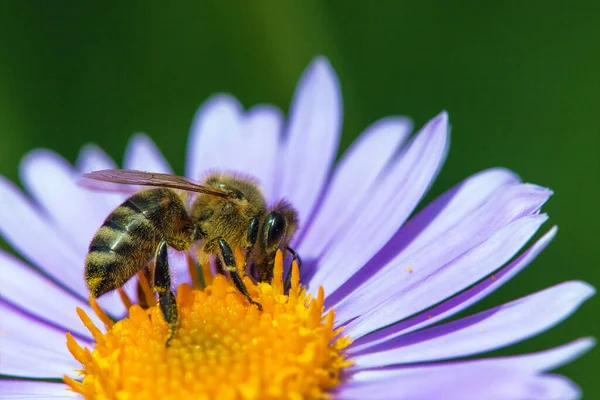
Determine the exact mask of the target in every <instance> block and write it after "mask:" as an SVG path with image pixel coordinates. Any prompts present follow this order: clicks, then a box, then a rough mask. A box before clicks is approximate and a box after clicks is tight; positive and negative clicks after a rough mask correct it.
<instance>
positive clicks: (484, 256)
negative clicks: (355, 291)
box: [340, 215, 547, 337]
mask: <svg viewBox="0 0 600 400" xmlns="http://www.w3.org/2000/svg"><path fill="white" fill-rule="evenodd" d="M546 220H547V216H546V215H530V216H528V217H524V218H521V219H520V220H517V221H515V222H512V223H510V224H509V225H508V226H506V227H505V228H503V229H501V230H500V231H498V232H497V233H496V234H494V235H492V236H491V237H490V238H489V239H488V240H486V241H484V242H482V243H480V244H479V245H477V246H475V247H473V248H472V249H470V250H469V251H467V252H466V253H464V254H462V255H460V256H459V257H458V258H457V259H455V260H452V261H451V262H449V263H447V264H445V265H443V266H441V267H440V268H438V269H437V270H435V271H434V272H432V273H427V274H420V271H419V269H418V267H416V266H415V268H414V270H413V272H410V274H411V275H414V276H411V278H412V281H413V283H412V284H411V285H410V286H408V287H407V288H406V289H405V290H402V291H397V290H394V289H391V290H392V292H390V293H386V292H382V291H379V295H380V297H381V298H387V300H384V301H381V302H380V303H379V304H378V305H376V306H374V307H373V308H372V309H370V310H369V311H367V312H366V313H364V314H362V315H360V316H359V317H358V318H356V319H354V320H353V321H352V322H350V323H349V324H348V325H347V326H346V328H345V329H344V330H345V332H346V334H348V335H350V336H351V337H361V336H364V335H366V334H368V333H369V332H373V331H375V330H377V329H380V328H382V327H384V326H388V325H390V324H392V323H394V322H396V321H401V320H403V319H405V318H407V317H409V316H411V315H414V314H416V313H418V312H420V311H423V310H425V309H427V308H429V307H431V306H433V305H434V304H437V303H439V302H440V301H442V300H444V299H446V298H448V297H450V296H452V295H454V294H456V293H458V292H460V291H462V290H464V289H465V288H467V287H469V286H471V285H472V284H473V283H475V282H477V281H479V280H481V279H483V278H484V277H486V276H487V275H489V274H491V273H492V272H493V271H495V270H496V269H498V268H500V267H501V266H502V265H504V264H505V263H507V262H508V261H510V259H511V258H513V257H514V255H515V254H517V252H518V251H519V250H520V249H521V247H523V246H524V245H525V244H526V243H527V242H528V241H529V239H531V237H532V236H533V235H534V234H535V232H537V230H538V228H539V227H540V226H541V225H542V223H544V222H545V221H546ZM346 306H349V303H346ZM340 309H343V308H340Z"/></svg>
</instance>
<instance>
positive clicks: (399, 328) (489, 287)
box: [350, 227, 557, 353]
mask: <svg viewBox="0 0 600 400" xmlns="http://www.w3.org/2000/svg"><path fill="white" fill-rule="evenodd" d="M556 232H557V229H556V227H554V228H552V229H551V230H550V231H548V232H547V233H546V234H545V235H544V236H542V237H541V238H540V239H539V240H538V241H537V242H536V243H534V244H533V245H532V246H531V247H530V248H529V249H527V250H526V251H525V252H523V254H521V255H520V256H519V257H517V258H516V259H515V260H513V261H512V262H511V263H510V264H508V265H507V266H505V267H504V268H502V269H501V270H500V271H498V272H496V273H495V274H494V275H493V276H492V277H491V278H488V279H486V280H484V281H482V282H480V283H478V284H477V285H475V286H473V287H472V288H470V289H468V290H466V291H464V292H462V293H461V294H459V295H457V296H455V297H453V298H451V299H449V300H447V301H445V302H443V303H441V304H439V305H437V306H435V307H433V308H431V309H429V310H427V312H426V313H421V314H418V315H415V316H414V317H411V318H408V319H406V320H404V321H401V322H398V323H397V324H394V325H391V326H389V327H387V328H384V329H380V330H378V331H377V332H374V333H372V334H369V335H367V336H363V337H362V338H358V339H357V340H355V341H354V343H352V345H351V349H350V352H351V353H352V352H363V350H365V349H367V350H368V348H369V347H371V346H374V345H376V344H379V343H383V342H385V341H386V340H390V339H392V338H395V337H398V336H401V335H404V334H407V333H409V332H413V331H415V330H418V329H422V328H424V327H426V326H430V325H432V324H434V323H437V322H439V321H441V320H444V319H446V318H449V317H451V316H452V315H455V314H456V313H458V312H460V311H463V310H464V309H466V308H467V307H469V306H471V305H472V304H475V303H476V302H478V301H479V300H481V299H482V298H484V297H486V296H487V295H489V294H490V293H492V292H494V291H495V290H496V289H498V288H499V287H500V286H502V285H503V284H504V283H506V282H507V281H508V280H509V279H511V278H512V277H513V276H515V275H516V274H518V273H519V272H521V270H522V269H523V268H525V267H526V266H527V265H529V263H530V262H531V261H533V260H534V259H535V258H536V257H537V256H538V254H539V253H541V252H542V250H544V249H545V248H546V246H548V244H550V242H551V241H552V239H554V237H555V236H556Z"/></svg>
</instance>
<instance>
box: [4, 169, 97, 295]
mask: <svg viewBox="0 0 600 400" xmlns="http://www.w3.org/2000/svg"><path fill="white" fill-rule="evenodd" d="M0 204H2V207H0V232H2V237H3V238H4V239H5V240H6V241H7V242H9V243H10V244H11V245H12V246H13V247H14V248H15V249H16V250H17V251H18V252H19V253H21V254H22V255H23V256H24V257H25V258H26V259H27V260H29V261H30V262H31V263H32V264H34V265H35V266H37V267H38V268H40V269H42V270H44V271H45V272H46V273H48V274H49V275H50V276H51V277H53V278H54V279H56V280H57V281H58V282H60V283H62V284H63V285H64V286H66V287H69V288H71V289H73V290H74V291H75V292H76V293H78V294H80V295H81V296H82V297H84V298H85V297H86V296H87V288H86V286H85V282H84V279H83V254H81V253H79V254H78V253H77V252H76V251H75V250H74V249H73V247H72V246H71V245H70V241H69V239H67V237H66V235H65V234H64V233H63V232H61V231H60V230H58V229H57V228H56V227H55V226H54V225H53V224H52V223H51V222H50V221H48V219H47V218H46V216H44V215H42V213H41V212H40V211H39V210H38V208H37V207H35V206H34V205H33V204H32V203H31V201H30V200H29V199H28V198H27V197H26V196H25V195H24V194H23V193H22V192H21V190H19V188H17V187H16V186H15V185H14V184H13V183H12V182H10V181H8V180H6V179H5V178H3V177H0ZM32 244H35V245H32Z"/></svg>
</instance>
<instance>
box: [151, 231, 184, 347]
mask: <svg viewBox="0 0 600 400" xmlns="http://www.w3.org/2000/svg"><path fill="white" fill-rule="evenodd" d="M167 248H168V246H167V242H165V241H162V242H160V244H159V245H158V248H157V249H156V254H155V256H154V287H153V289H152V290H154V292H155V293H157V294H158V303H159V305H160V311H161V312H162V315H163V318H164V319H165V321H166V322H167V325H169V336H167V343H166V344H167V346H169V342H170V341H171V339H173V336H175V331H176V329H177V324H178V322H179V316H178V314H177V301H176V299H175V295H174V294H173V291H172V290H171V274H170V272H169V259H168V253H167Z"/></svg>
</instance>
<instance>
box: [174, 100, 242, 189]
mask: <svg viewBox="0 0 600 400" xmlns="http://www.w3.org/2000/svg"><path fill="white" fill-rule="evenodd" d="M242 117H243V116H242V107H241V106H240V104H239V103H238V101H237V100H236V99H235V98H233V97H231V96H228V95H217V96H214V97H212V98H211V99H209V100H207V101H206V102H205V103H204V104H203V105H202V106H201V107H200V108H199V109H198V111H197V112H196V116H195V117H194V122H193V123H192V128H191V132H190V139H189V144H188V157H187V166H186V167H187V168H186V175H187V176H188V177H190V178H192V179H196V180H201V178H202V176H203V175H204V174H205V173H206V172H207V171H208V170H212V169H220V170H231V169H233V168H232V167H234V165H235V164H234V163H235V159H236V157H237V156H238V154H239V152H238V151H237V150H236V151H232V150H231V148H232V147H234V148H236V149H238V148H239V147H238V146H239V141H240V137H241V129H242Z"/></svg>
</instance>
